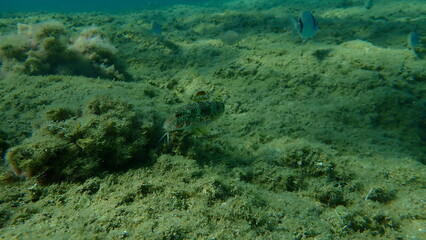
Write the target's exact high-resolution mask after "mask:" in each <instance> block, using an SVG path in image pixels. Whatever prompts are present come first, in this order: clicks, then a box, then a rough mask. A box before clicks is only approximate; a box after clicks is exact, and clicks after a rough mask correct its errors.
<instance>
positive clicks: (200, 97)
mask: <svg viewBox="0 0 426 240" xmlns="http://www.w3.org/2000/svg"><path fill="white" fill-rule="evenodd" d="M192 99H193V100H194V102H202V101H207V99H209V95H208V94H207V92H206V91H199V92H197V94H195V96H194V97H193V98H192Z"/></svg>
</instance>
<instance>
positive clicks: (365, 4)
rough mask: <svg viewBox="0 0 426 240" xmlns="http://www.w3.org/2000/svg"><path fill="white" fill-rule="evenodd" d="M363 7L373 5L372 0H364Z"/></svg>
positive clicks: (368, 7)
mask: <svg viewBox="0 0 426 240" xmlns="http://www.w3.org/2000/svg"><path fill="white" fill-rule="evenodd" d="M364 7H365V9H371V8H372V7H373V0H366V1H365V2H364Z"/></svg>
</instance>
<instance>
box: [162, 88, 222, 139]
mask: <svg viewBox="0 0 426 240" xmlns="http://www.w3.org/2000/svg"><path fill="white" fill-rule="evenodd" d="M193 100H194V102H193V103H190V104H187V105H184V106H182V107H179V108H177V109H176V110H175V111H174V112H173V113H171V114H170V115H169V116H168V117H167V118H166V120H165V121H164V123H163V128H164V130H165V131H166V133H165V134H164V135H163V136H162V137H161V138H160V140H159V142H161V141H162V140H163V139H164V138H166V142H167V143H169V138H170V137H169V135H170V132H172V131H178V130H186V129H194V128H197V127H201V126H203V125H206V124H208V123H210V122H212V121H214V120H216V119H217V118H218V117H219V116H220V115H222V113H223V112H224V111H225V104H224V103H223V102H222V101H219V100H213V101H209V99H208V95H207V93H206V92H205V91H200V92H198V93H197V94H196V95H195V96H194V98H193Z"/></svg>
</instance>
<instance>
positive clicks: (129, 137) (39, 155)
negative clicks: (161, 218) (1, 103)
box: [5, 97, 154, 182]
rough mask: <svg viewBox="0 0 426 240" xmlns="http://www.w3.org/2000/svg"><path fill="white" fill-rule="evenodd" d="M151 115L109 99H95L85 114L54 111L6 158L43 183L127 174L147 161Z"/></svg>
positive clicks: (14, 167) (23, 173)
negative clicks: (132, 165) (137, 163)
mask: <svg viewBox="0 0 426 240" xmlns="http://www.w3.org/2000/svg"><path fill="white" fill-rule="evenodd" d="M151 116H152V115H151V114H146V115H144V114H140V113H137V112H136V111H134V110H133V107H132V105H131V104H128V103H126V102H124V101H121V100H118V99H111V98H107V97H96V98H94V99H93V100H92V101H90V102H89V103H88V105H87V106H86V108H85V109H84V110H83V111H82V113H80V114H78V113H76V112H74V111H72V110H70V109H67V108H55V109H51V110H49V111H47V113H46V118H47V119H46V121H45V122H44V123H43V124H42V125H41V126H40V127H39V128H38V129H36V130H35V131H34V132H33V135H32V136H31V137H29V138H27V139H26V140H24V141H23V143H22V144H20V145H18V146H15V147H12V148H10V149H9V150H8V151H7V153H6V157H5V158H6V161H7V163H8V164H9V165H10V166H11V168H12V170H13V171H14V172H15V174H17V175H21V176H26V177H34V178H36V180H37V181H39V182H53V181H61V180H71V181H74V180H84V179H86V178H88V177H90V176H95V175H98V174H99V173H101V172H102V171H108V170H117V169H123V168H126V167H128V166H129V164H130V163H131V161H132V160H134V159H138V161H142V162H143V161H144V160H145V161H146V160H147V158H148V157H147V153H146V151H147V149H146V148H147V147H146V145H147V141H148V135H149V134H150V132H151V131H152V130H153V126H154V124H153V119H152V117H151Z"/></svg>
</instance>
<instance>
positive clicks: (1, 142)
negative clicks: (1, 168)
mask: <svg viewBox="0 0 426 240" xmlns="http://www.w3.org/2000/svg"><path fill="white" fill-rule="evenodd" d="M5 139H6V134H5V133H3V132H2V131H0V158H2V157H3V155H4V153H5V152H6V149H7V148H8V146H9V144H8V143H7V142H6V140H5Z"/></svg>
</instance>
